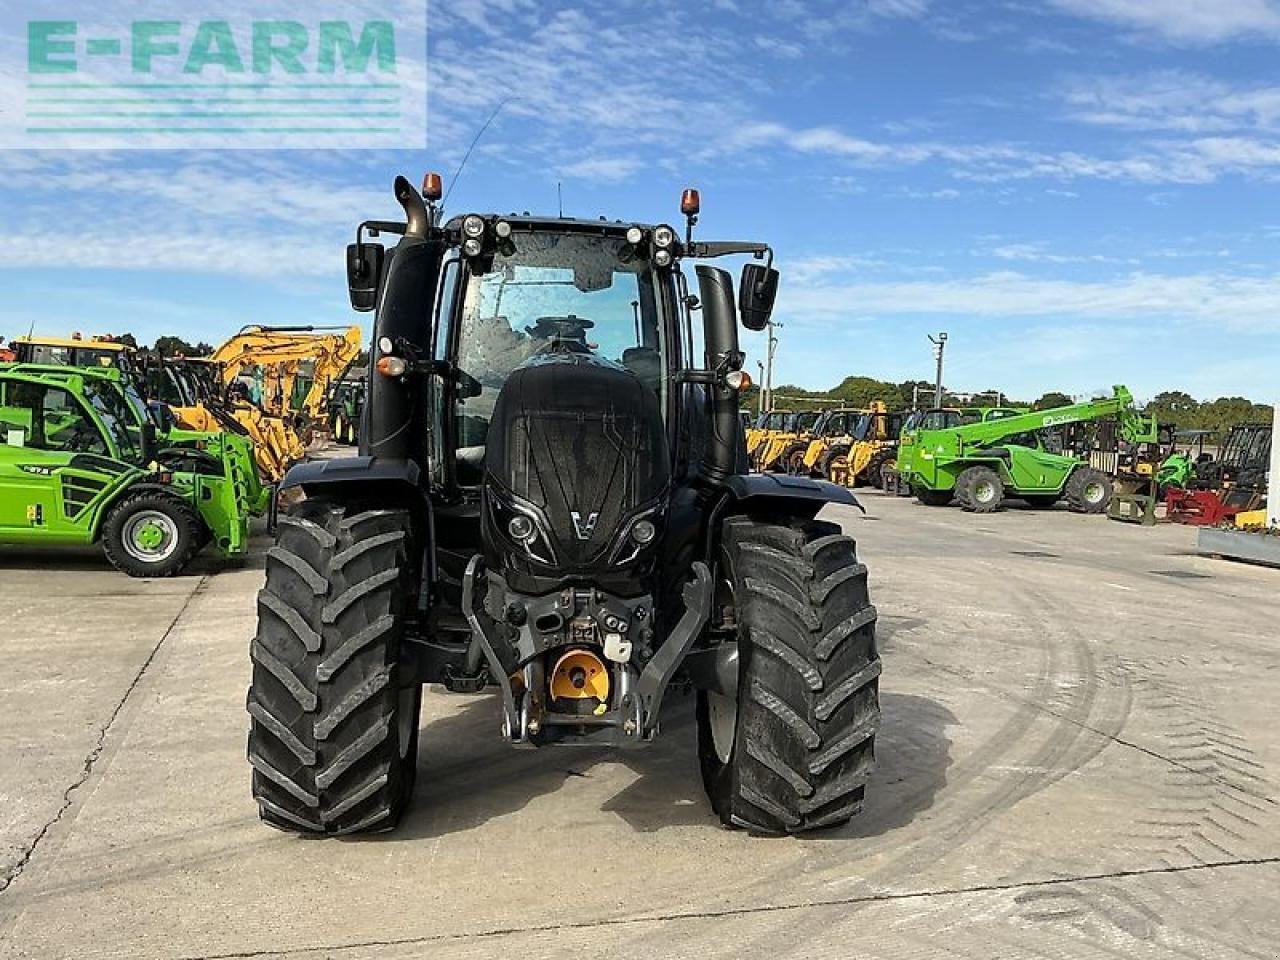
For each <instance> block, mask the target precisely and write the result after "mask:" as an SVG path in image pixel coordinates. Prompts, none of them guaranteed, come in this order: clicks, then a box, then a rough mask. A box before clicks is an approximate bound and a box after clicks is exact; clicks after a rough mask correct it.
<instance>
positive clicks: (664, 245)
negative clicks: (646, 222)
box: [653, 224, 676, 250]
mask: <svg viewBox="0 0 1280 960" xmlns="http://www.w3.org/2000/svg"><path fill="white" fill-rule="evenodd" d="M675 242H676V232H675V231H674V230H672V229H671V228H670V227H668V226H666V225H665V224H663V225H662V226H661V227H658V228H657V229H656V230H654V231H653V245H654V246H655V247H657V248H658V249H659V250H670V249H671V248H672V247H673V246H675Z"/></svg>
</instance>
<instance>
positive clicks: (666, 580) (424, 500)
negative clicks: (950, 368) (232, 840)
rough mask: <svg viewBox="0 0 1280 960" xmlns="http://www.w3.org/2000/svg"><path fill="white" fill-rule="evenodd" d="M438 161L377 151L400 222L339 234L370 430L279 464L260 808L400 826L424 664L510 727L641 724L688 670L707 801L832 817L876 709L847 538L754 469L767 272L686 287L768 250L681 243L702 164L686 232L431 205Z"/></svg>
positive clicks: (813, 498) (258, 713)
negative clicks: (478, 698)
mask: <svg viewBox="0 0 1280 960" xmlns="http://www.w3.org/2000/svg"><path fill="white" fill-rule="evenodd" d="M439 185H440V181H439V178H438V177H437V176H435V175H428V177H427V178H426V180H425V182H424V190H423V191H422V192H419V191H418V190H416V189H414V188H413V187H412V186H411V185H410V184H409V183H408V181H406V180H405V179H404V178H403V177H401V178H397V180H396V183H395V194H396V198H397V200H398V201H399V202H400V204H401V205H402V206H403V208H404V211H405V214H406V217H407V222H405V223H395V222H390V223H389V222H375V223H364V224H361V226H360V228H359V229H358V230H357V234H356V240H357V242H356V243H355V244H353V245H352V246H351V247H350V248H349V249H348V252H347V262H348V279H349V285H350V288H351V296H352V304H353V306H355V307H356V308H357V309H361V310H370V309H374V308H375V307H376V309H377V318H376V325H375V333H374V338H373V347H374V349H373V351H372V356H371V371H370V379H369V395H368V400H367V404H368V406H367V410H366V414H365V424H364V425H365V428H366V429H365V431H364V432H363V434H362V436H361V437H360V448H359V449H360V456H359V457H355V458H351V459H347V460H334V461H328V462H314V463H308V464H302V465H299V466H297V467H295V468H293V469H292V470H291V471H290V472H289V474H288V476H287V477H286V478H285V480H284V483H283V488H284V497H285V499H286V500H294V501H298V500H300V502H297V503H296V505H294V506H292V507H290V512H289V513H287V515H285V516H283V517H282V518H281V520H280V526H279V533H278V538H277V541H276V545H275V547H274V548H273V549H272V550H271V551H270V553H269V555H268V558H267V580H266V586H265V588H264V589H263V591H262V593H261V594H260V598H259V620H258V632H257V636H256V638H255V639H254V641H253V644H252V651H251V655H252V661H253V681H252V687H251V689H250V692H249V698H248V710H249V713H250V714H251V717H252V730H251V733H250V738H249V750H248V753H249V762H250V764H251V765H252V767H253V793H254V796H255V797H256V798H257V801H258V804H259V808H260V811H261V815H262V818H263V819H264V820H265V821H266V822H267V823H269V824H271V825H273V826H276V827H279V828H282V829H285V830H292V831H300V832H308V833H352V832H359V831H366V830H381V829H388V828H390V827H391V826H393V825H394V824H395V822H396V821H397V819H398V818H399V817H400V815H401V813H402V812H403V811H404V809H405V806H406V803H407V802H408V800H409V797H410V794H411V792H412V789H413V783H414V776H415V773H416V769H417V761H416V757H417V739H418V726H419V707H420V697H421V684H423V683H433V684H441V685H443V686H445V687H446V688H449V689H452V690H456V691H476V690H479V689H481V688H484V687H486V686H493V687H496V688H497V693H498V700H499V705H500V711H501V717H502V723H501V729H502V736H503V737H504V739H506V740H507V741H509V742H510V743H511V744H513V745H516V746H523V747H536V746H541V745H545V744H557V743H559V744H601V745H614V746H618V747H639V746H642V745H644V744H647V743H648V742H649V741H651V740H653V739H654V737H655V736H656V735H657V733H658V728H659V708H660V706H661V704H662V702H663V695H664V693H665V692H666V690H667V688H668V687H669V686H670V685H671V684H672V683H673V682H675V681H679V682H681V683H683V684H688V685H691V686H692V687H693V688H695V689H696V690H697V710H696V712H697V731H698V733H697V735H698V752H699V757H700V762H701V769H702V777H703V782H704V784H705V787H706V790H707V793H708V794H709V795H710V798H711V805H712V807H713V809H714V811H715V813H716V814H717V815H718V816H719V818H720V819H721V820H722V821H723V822H724V823H725V824H731V825H734V826H738V827H743V828H746V829H748V830H752V831H757V832H760V833H768V834H774V833H786V832H796V831H803V830H808V829H812V828H817V827H822V826H827V825H831V824H838V823H842V822H844V821H846V820H847V819H848V818H849V817H850V816H852V815H853V814H854V813H856V812H857V811H858V810H859V808H860V807H861V805H862V797H863V790H864V788H865V785H866V781H867V776H868V771H869V770H870V767H871V763H872V759H873V747H872V744H873V737H874V733H875V730H876V727H877V724H878V722H879V706H878V700H877V677H878V676H879V673H880V660H879V658H878V655H877V652H876V645H875V620H876V613H875V608H874V607H873V606H872V605H871V603H870V600H869V599H868V595H867V573H866V568H865V567H864V566H863V565H862V564H860V563H859V562H858V560H857V558H856V557H855V554H854V543H853V541H852V540H851V539H849V538H848V537H845V536H843V535H841V533H840V528H839V527H838V526H837V525H836V524H834V523H828V522H823V521H819V520H816V519H815V516H816V514H817V512H818V511H819V510H820V509H821V508H822V507H823V506H825V505H826V504H828V503H840V504H848V505H853V506H856V505H857V501H856V500H855V499H854V497H853V496H852V494H851V493H850V492H849V491H847V490H845V489H842V488H839V487H836V486H833V485H831V484H826V483H822V482H818V481H814V480H810V479H807V478H799V477H786V476H773V475H768V476H766V475H750V474H748V473H747V470H746V451H745V447H744V444H743V440H742V432H741V422H740V419H739V414H738V401H739V391H740V390H742V389H744V388H745V387H746V386H747V385H748V384H749V382H750V381H749V379H748V378H747V376H746V375H745V374H743V373H742V369H741V368H742V364H743V354H742V352H741V351H740V350H739V347H738V332H737V322H738V319H739V316H740V317H741V320H742V322H743V324H744V325H745V326H747V327H748V328H749V329H752V330H758V329H763V328H764V326H765V324H766V322H767V320H768V317H769V315H770V312H771V310H772V306H773V300H774V295H775V291H776V289H777V282H778V274H777V272H776V271H774V270H773V269H772V267H771V266H770V265H765V264H760V263H749V264H748V265H747V266H746V267H745V268H744V270H743V274H742V282H741V287H740V294H739V297H738V303H737V305H735V297H734V289H733V284H732V281H731V278H730V276H729V274H728V273H727V272H725V271H724V270H722V269H717V268H714V267H712V266H709V265H703V264H699V265H697V266H695V267H694V268H693V269H694V273H695V275H696V277H697V282H698V290H699V293H698V294H697V295H694V294H692V293H690V291H689V289H688V287H687V285H686V277H685V274H684V272H683V269H682V266H683V264H684V263H685V262H686V261H692V260H695V259H700V258H710V257H718V256H725V255H735V254H736V255H751V256H754V257H756V258H758V259H759V258H763V257H766V256H767V257H768V258H769V260H770V261H771V260H772V252H771V250H770V248H769V247H768V246H767V245H765V244H763V243H739V242H721V243H711V242H702V241H695V240H694V239H693V237H692V232H693V225H694V222H695V220H696V217H697V214H698V208H699V203H698V199H697V194H696V192H695V191H688V192H686V194H685V196H684V198H683V202H682V204H681V208H682V211H683V212H684V214H685V215H686V217H687V218H688V223H689V226H688V231H687V232H686V234H685V236H684V237H683V238H681V237H680V236H679V235H678V234H677V232H676V230H675V229H673V228H672V227H670V226H667V225H657V226H650V225H647V224H640V223H630V222H616V221H614V222H609V221H605V220H599V221H587V220H572V219H556V218H539V217H531V216H527V215H526V216H520V217H515V216H512V217H500V216H491V215H477V214H469V215H466V216H457V217H454V218H453V219H452V220H450V221H449V222H448V223H444V224H443V225H442V224H441V223H440V220H441V217H440V216H439V214H438V208H437V206H436V203H437V201H438V200H439V198H440V192H441V191H440V189H439ZM424 197H425V202H424ZM370 229H375V230H377V231H379V232H385V233H398V234H401V235H402V239H401V240H400V242H399V243H398V244H397V246H396V247H395V248H394V250H386V249H384V248H383V247H382V246H380V245H375V244H373V243H370V242H368V240H367V239H366V231H368V230H370ZM633 301H636V302H638V308H637V309H635V310H633V308H632V303H633ZM698 312H700V313H701V321H702V331H703V339H704V343H705V358H695V356H694V342H695V341H694V337H693V323H694V319H695V314H696V313H698ZM699 359H702V362H698V360H699ZM427 735H428V736H429V735H430V728H429V727H428V728H427ZM424 774H425V775H428V776H429V775H430V771H429V770H427V771H424Z"/></svg>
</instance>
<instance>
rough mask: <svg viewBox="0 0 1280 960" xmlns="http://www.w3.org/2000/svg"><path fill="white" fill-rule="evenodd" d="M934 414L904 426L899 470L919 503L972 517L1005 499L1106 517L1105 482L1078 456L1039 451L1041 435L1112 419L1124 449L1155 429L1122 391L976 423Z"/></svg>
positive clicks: (1108, 493) (1109, 486)
mask: <svg viewBox="0 0 1280 960" xmlns="http://www.w3.org/2000/svg"><path fill="white" fill-rule="evenodd" d="M934 413H935V412H934V411H929V412H924V413H922V414H919V415H915V416H913V417H912V418H911V419H910V420H908V422H907V423H906V424H905V425H904V427H903V432H902V439H901V443H900V445H899V448H898V472H899V474H900V475H901V476H902V478H903V479H904V480H905V481H906V482H907V483H909V484H910V485H911V490H912V492H913V493H915V495H916V498H917V499H918V500H920V502H921V503H924V504H927V505H930V506H945V505H947V504H949V503H951V502H952V501H953V500H954V501H957V502H958V503H959V504H960V506H961V507H963V508H964V509H965V510H968V511H970V512H972V513H991V512H993V511H995V510H998V509H1000V507H1001V505H1002V504H1003V503H1004V500H1005V498H1006V497H1017V498H1019V499H1021V500H1024V501H1026V502H1027V503H1028V504H1030V505H1031V506H1033V507H1051V506H1053V505H1054V504H1056V503H1057V502H1058V501H1060V500H1066V501H1067V504H1068V506H1069V507H1070V508H1071V509H1072V510H1074V511H1075V512H1077V513H1105V512H1106V510H1107V507H1108V506H1109V505H1110V503H1111V497H1112V494H1113V492H1114V489H1113V483H1112V479H1111V477H1109V476H1108V475H1107V474H1105V473H1103V472H1102V471H1100V470H1096V469H1094V468H1093V467H1091V466H1089V464H1088V463H1086V462H1085V461H1084V460H1081V459H1080V458H1078V457H1071V456H1063V455H1061V454H1056V453H1050V452H1049V451H1047V450H1045V449H1043V445H1042V444H1041V441H1040V437H1041V433H1042V431H1045V430H1049V429H1051V428H1054V427H1061V426H1065V425H1067V424H1072V423H1084V422H1087V421H1090V420H1102V419H1106V418H1115V419H1116V421H1117V422H1118V423H1119V427H1120V435H1121V436H1122V437H1123V438H1124V439H1125V440H1126V441H1128V442H1130V443H1151V442H1154V441H1155V439H1156V436H1157V431H1158V428H1157V424H1156V421H1155V420H1154V419H1153V418H1151V417H1146V416H1143V415H1142V414H1140V413H1138V412H1137V410H1136V409H1135V407H1134V403H1133V396H1132V394H1130V393H1129V391H1128V390H1127V389H1125V388H1124V387H1122V386H1117V387H1116V388H1115V394H1114V396H1111V397H1106V398H1103V399H1100V400H1092V401H1089V402H1087V403H1076V404H1071V405H1069V406H1065V407H1056V408H1054V409H1052V410H1036V411H1032V412H1029V413H1022V414H1013V415H1003V416H1000V417H998V418H988V419H984V420H982V421H980V422H977V423H968V424H958V425H950V424H947V425H946V426H942V421H940V420H939V418H938V417H936V416H934Z"/></svg>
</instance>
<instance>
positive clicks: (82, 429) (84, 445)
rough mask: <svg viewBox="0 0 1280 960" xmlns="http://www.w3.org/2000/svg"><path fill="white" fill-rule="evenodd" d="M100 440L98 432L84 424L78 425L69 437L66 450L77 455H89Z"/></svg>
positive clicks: (72, 429) (73, 428)
mask: <svg viewBox="0 0 1280 960" xmlns="http://www.w3.org/2000/svg"><path fill="white" fill-rule="evenodd" d="M100 439H101V437H99V436H98V431H96V430H94V429H93V428H92V427H88V426H86V425H85V424H84V423H77V424H76V425H75V426H74V427H72V428H71V431H70V433H69V434H68V436H67V444H66V449H68V450H71V451H74V452H76V453H89V452H91V451H92V450H93V448H94V447H95V446H97V443H98V441H99V440H100Z"/></svg>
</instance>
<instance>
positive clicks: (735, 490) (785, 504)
mask: <svg viewBox="0 0 1280 960" xmlns="http://www.w3.org/2000/svg"><path fill="white" fill-rule="evenodd" d="M724 485H725V488H726V489H727V490H728V491H729V494H730V496H731V497H732V498H733V503H732V504H731V506H730V510H731V512H745V511H748V510H750V511H756V510H765V511H767V512H778V513H786V514H789V515H792V516H803V517H813V516H816V515H817V513H818V511H819V510H821V509H822V508H823V507H825V506H826V505H827V504H829V503H838V504H841V505H842V506H846V507H856V508H857V509H859V510H861V511H862V512H863V513H866V512H867V511H866V508H865V507H863V505H862V504H861V503H859V502H858V498H857V497H855V496H854V495H853V491H852V490H850V489H849V488H848V487H842V486H840V485H839V484H836V483H830V482H828V481H826V480H811V479H809V478H808V477H792V476H787V475H785V474H775V473H748V474H741V473H739V474H735V475H733V476H731V477H727V478H726V479H725V481H724Z"/></svg>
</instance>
